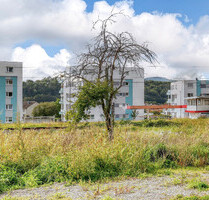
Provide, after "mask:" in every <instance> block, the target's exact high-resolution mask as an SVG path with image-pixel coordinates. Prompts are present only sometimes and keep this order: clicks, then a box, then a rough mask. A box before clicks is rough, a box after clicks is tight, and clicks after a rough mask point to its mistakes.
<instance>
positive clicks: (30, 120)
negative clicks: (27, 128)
mask: <svg viewBox="0 0 209 200" xmlns="http://www.w3.org/2000/svg"><path fill="white" fill-rule="evenodd" d="M55 121H57V119H55V116H41V117H24V118H23V122H24V123H49V122H55Z"/></svg>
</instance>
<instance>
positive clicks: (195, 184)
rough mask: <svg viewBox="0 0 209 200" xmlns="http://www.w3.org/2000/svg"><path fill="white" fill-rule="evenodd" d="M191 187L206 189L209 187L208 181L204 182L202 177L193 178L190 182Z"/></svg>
mask: <svg viewBox="0 0 209 200" xmlns="http://www.w3.org/2000/svg"><path fill="white" fill-rule="evenodd" d="M188 187H189V188H193V189H198V190H206V189H208V188H209V185H208V183H206V182H203V181H202V180H200V179H192V180H190V181H189V183H188Z"/></svg>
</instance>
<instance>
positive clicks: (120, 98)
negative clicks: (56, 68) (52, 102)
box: [60, 68, 144, 122]
mask: <svg viewBox="0 0 209 200" xmlns="http://www.w3.org/2000/svg"><path fill="white" fill-rule="evenodd" d="M131 69H132V70H130V71H129V72H128V74H127V76H126V79H125V80H124V82H123V86H122V87H121V88H120V90H119V92H118V94H117V95H116V98H115V99H114V105H115V108H114V109H115V119H116V120H122V119H123V120H131V119H133V112H132V110H129V109H127V106H131V105H144V69H142V68H141V69H137V70H133V68H131ZM119 81H120V74H119V72H116V73H115V75H114V85H115V86H117V85H119ZM76 92H77V84H75V83H74V82H70V81H69V80H65V81H63V82H62V88H61V90H60V96H61V100H60V104H61V112H60V114H61V119H62V121H66V119H65V114H66V112H67V111H68V110H69V109H70V108H71V105H72V104H73V102H74V101H75V99H74V98H73V97H72V94H73V93H76ZM88 114H89V120H88V121H91V122H95V121H104V116H103V112H102V108H101V107H100V106H97V107H95V108H92V109H91V110H90V111H89V113H88ZM135 119H136V120H140V119H144V110H139V111H137V115H136V118H135Z"/></svg>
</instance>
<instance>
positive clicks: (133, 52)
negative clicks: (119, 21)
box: [69, 14, 156, 140]
mask: <svg viewBox="0 0 209 200" xmlns="http://www.w3.org/2000/svg"><path fill="white" fill-rule="evenodd" d="M116 15H117V14H111V15H110V16H109V17H108V18H107V19H105V20H98V21H97V22H96V23H95V24H94V28H95V26H96V25H98V24H100V25H101V27H100V28H101V30H100V32H99V34H98V35H97V36H96V37H95V38H93V40H92V43H91V44H89V45H88V46H87V51H86V52H85V53H82V54H80V55H79V56H78V65H77V66H74V67H73V69H71V73H70V74H69V76H70V77H73V78H74V79H76V80H82V81H83V82H86V83H90V84H93V85H94V84H102V83H104V82H105V83H107V86H108V90H107V91H108V93H107V94H105V95H100V97H99V98H100V99H99V100H98V101H99V103H97V105H98V104H100V105H101V107H102V110H103V114H104V118H105V122H106V128H107V131H108V136H109V139H110V140H112V139H113V129H114V98H115V95H116V94H117V93H118V91H119V89H120V88H121V87H122V86H123V82H124V80H125V78H126V76H127V74H128V72H129V71H130V70H133V67H134V69H137V68H140V63H141V62H142V61H145V62H149V63H152V64H153V62H155V61H156V54H155V53H154V52H153V51H151V50H149V49H148V47H147V44H146V43H145V44H142V45H139V44H138V43H137V42H136V41H135V40H134V38H133V36H132V35H131V34H130V33H128V32H122V33H113V32H111V31H109V30H108V25H109V24H111V23H114V22H115V21H114V17H115V16H116ZM118 72H119V74H120V80H119V85H117V86H115V85H114V74H115V73H118ZM92 80H94V81H92Z"/></svg>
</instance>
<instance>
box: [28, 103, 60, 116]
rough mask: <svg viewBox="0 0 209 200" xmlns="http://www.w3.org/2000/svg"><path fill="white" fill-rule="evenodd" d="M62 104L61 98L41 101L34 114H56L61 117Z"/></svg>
mask: <svg viewBox="0 0 209 200" xmlns="http://www.w3.org/2000/svg"><path fill="white" fill-rule="evenodd" d="M59 111H60V104H59V99H57V101H56V102H44V103H40V104H39V105H37V106H36V107H35V108H34V109H33V112H32V114H33V116H34V117H39V116H55V117H57V118H60V114H59Z"/></svg>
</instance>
